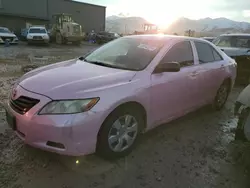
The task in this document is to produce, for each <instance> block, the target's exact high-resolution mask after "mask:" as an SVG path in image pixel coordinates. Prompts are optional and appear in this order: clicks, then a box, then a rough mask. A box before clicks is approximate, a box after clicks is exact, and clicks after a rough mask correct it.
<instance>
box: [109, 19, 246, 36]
mask: <svg viewBox="0 0 250 188" xmlns="http://www.w3.org/2000/svg"><path fill="white" fill-rule="evenodd" d="M145 23H149V22H148V21H147V20H146V19H144V18H142V17H125V16H109V17H107V18H106V30H107V31H112V32H117V33H126V34H127V33H133V32H134V31H143V25H144V24H145ZM187 30H194V31H195V32H196V33H203V34H205V35H208V36H210V35H211V36H212V35H218V34H222V33H232V32H234V33H235V32H249V33H250V23H248V22H238V21H233V20H230V19H227V18H215V19H212V18H203V19H199V20H191V19H188V18H185V17H182V18H178V19H177V20H175V21H174V22H173V23H171V24H170V25H169V26H168V28H167V29H166V30H164V32H165V33H168V34H173V33H177V34H180V35H183V34H184V32H185V31H187Z"/></svg>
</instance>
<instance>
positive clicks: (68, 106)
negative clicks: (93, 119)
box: [39, 98, 99, 115]
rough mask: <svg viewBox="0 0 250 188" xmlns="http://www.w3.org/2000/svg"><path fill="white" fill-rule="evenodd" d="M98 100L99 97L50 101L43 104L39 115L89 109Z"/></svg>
mask: <svg viewBox="0 0 250 188" xmlns="http://www.w3.org/2000/svg"><path fill="white" fill-rule="evenodd" d="M98 101H99V98H92V99H83V100H62V101H52V102H50V103H48V104H47V105H45V106H44V107H43V108H42V110H41V111H40V112H39V115H45V114H76V113H81V112H86V111H88V110H90V109H91V108H92V107H94V106H95V104H96V103H97V102H98Z"/></svg>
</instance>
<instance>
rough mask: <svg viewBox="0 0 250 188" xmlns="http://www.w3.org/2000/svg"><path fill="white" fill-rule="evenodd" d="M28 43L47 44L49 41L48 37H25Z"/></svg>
mask: <svg viewBox="0 0 250 188" xmlns="http://www.w3.org/2000/svg"><path fill="white" fill-rule="evenodd" d="M27 41H28V43H33V44H38V43H40V44H48V43H49V41H50V40H49V39H40V40H34V39H27Z"/></svg>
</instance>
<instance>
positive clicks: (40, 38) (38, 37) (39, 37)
mask: <svg viewBox="0 0 250 188" xmlns="http://www.w3.org/2000/svg"><path fill="white" fill-rule="evenodd" d="M33 39H36V40H42V39H43V37H41V36H34V37H33Z"/></svg>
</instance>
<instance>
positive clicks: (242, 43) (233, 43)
mask: <svg viewBox="0 0 250 188" xmlns="http://www.w3.org/2000/svg"><path fill="white" fill-rule="evenodd" d="M213 43H214V44H215V45H216V46H219V47H234V48H250V36H220V37H218V38H216V39H215V40H214V41H213Z"/></svg>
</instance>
